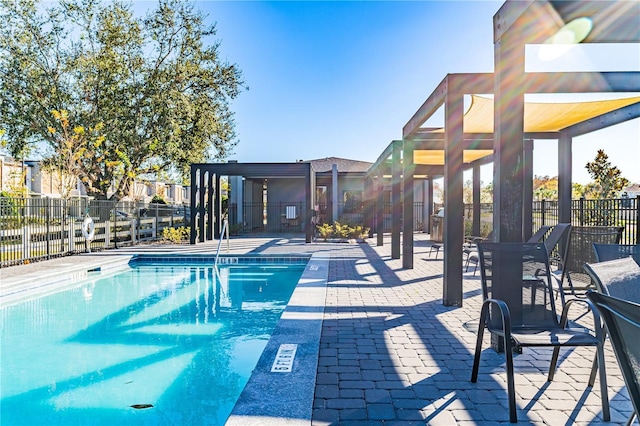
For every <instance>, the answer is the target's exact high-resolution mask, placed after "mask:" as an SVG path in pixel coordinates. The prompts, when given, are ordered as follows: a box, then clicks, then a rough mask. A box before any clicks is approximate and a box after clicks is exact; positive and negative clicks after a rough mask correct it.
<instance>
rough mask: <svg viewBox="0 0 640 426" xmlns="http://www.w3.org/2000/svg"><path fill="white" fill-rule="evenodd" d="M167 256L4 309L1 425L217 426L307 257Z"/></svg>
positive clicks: (264, 343) (234, 400)
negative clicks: (216, 260)
mask: <svg viewBox="0 0 640 426" xmlns="http://www.w3.org/2000/svg"><path fill="white" fill-rule="evenodd" d="M170 259H173V260H171V261H169V260H168V259H166V258H164V259H163V258H146V259H142V258H140V259H138V260H137V261H136V262H133V263H132V264H131V266H129V267H127V268H126V271H118V273H114V272H113V271H111V272H109V271H105V272H102V273H92V274H89V275H90V277H89V279H87V280H85V281H82V282H80V283H78V285H75V286H73V287H72V288H69V289H66V290H64V291H59V292H54V293H52V294H49V295H45V296H42V297H38V298H33V299H28V300H24V301H22V302H20V303H17V304H15V305H12V306H8V307H5V308H3V309H2V310H1V311H0V312H1V315H2V324H3V326H2V331H1V335H0V337H1V343H2V357H1V360H0V363H1V364H0V367H1V371H2V387H1V397H2V399H1V402H0V404H1V406H0V411H1V413H2V424H96V425H100V424H109V425H112V424H223V423H224V421H225V420H226V419H227V417H228V416H229V413H230V412H231V409H232V408H233V406H234V404H235V402H236V399H237V398H238V396H239V395H240V393H241V392H242V390H243V388H244V386H245V384H246V382H247V380H248V379H249V377H250V375H251V373H252V371H253V369H254V367H255V365H256V363H257V361H258V358H259V357H260V355H261V353H262V352H263V349H264V348H265V345H266V344H267V341H268V340H269V338H270V335H271V332H272V330H273V329H274V327H275V325H276V324H277V322H278V320H279V318H280V316H281V314H282V312H283V310H284V309H285V307H286V304H287V301H288V300H289V297H290V296H291V294H292V292H293V290H294V288H295V286H296V284H297V283H298V281H299V278H300V277H301V275H302V272H303V270H304V269H305V265H306V262H307V260H308V258H300V259H298V260H297V261H294V262H291V259H284V260H283V259H280V260H277V261H274V259H270V261H271V263H267V262H269V260H265V259H264V258H262V259H259V258H252V259H249V261H250V263H251V264H249V263H243V262H242V260H243V259H242V258H230V259H227V260H228V263H231V264H225V265H222V266H221V267H220V268H219V271H220V273H219V274H218V273H216V271H215V270H214V269H213V268H211V267H209V266H207V265H206V259H197V261H195V262H194V260H196V259H191V263H188V264H187V263H185V261H187V260H189V259H179V258H170ZM285 262H286V263H285Z"/></svg>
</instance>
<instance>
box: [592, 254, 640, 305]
mask: <svg viewBox="0 0 640 426" xmlns="http://www.w3.org/2000/svg"><path fill="white" fill-rule="evenodd" d="M584 270H585V271H586V272H587V273H588V274H589V276H591V278H592V279H593V281H594V283H595V284H596V288H597V290H598V291H599V292H600V293H602V294H606V295H609V296H613V297H617V298H619V299H624V300H629V301H631V302H634V303H640V266H638V264H637V263H636V262H635V261H634V260H633V259H632V258H630V257H625V258H622V259H614V260H607V261H605V262H598V263H587V264H585V265H584Z"/></svg>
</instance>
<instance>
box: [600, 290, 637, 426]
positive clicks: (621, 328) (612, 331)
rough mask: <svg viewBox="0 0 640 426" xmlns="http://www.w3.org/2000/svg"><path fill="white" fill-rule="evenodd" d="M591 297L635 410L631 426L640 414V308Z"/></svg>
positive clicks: (632, 304)
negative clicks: (605, 329) (605, 328)
mask: <svg viewBox="0 0 640 426" xmlns="http://www.w3.org/2000/svg"><path fill="white" fill-rule="evenodd" d="M587 297H588V298H589V300H590V301H591V302H593V304H594V305H595V306H596V309H598V310H599V311H600V315H601V317H602V320H603V321H604V323H605V325H606V326H607V330H608V332H609V336H610V340H611V345H612V346H613V352H614V353H615V354H616V358H617V360H618V365H619V366H620V370H621V371H622V377H623V378H624V383H625V384H626V385H627V391H628V392H629V396H630V397H631V403H632V404H633V409H634V413H633V414H631V417H630V418H629V420H628V421H627V425H630V424H631V423H632V422H633V419H634V417H636V416H638V414H639V413H640V411H639V410H640V369H639V368H638V366H639V365H640V339H638V336H639V335H640V304H638V303H633V302H630V301H627V300H622V299H619V298H616V297H612V296H607V295H605V294H601V293H597V292H594V291H589V292H587Z"/></svg>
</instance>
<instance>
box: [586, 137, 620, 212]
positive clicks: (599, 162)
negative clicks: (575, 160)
mask: <svg viewBox="0 0 640 426" xmlns="http://www.w3.org/2000/svg"><path fill="white" fill-rule="evenodd" d="M585 167H586V169H587V170H588V171H589V174H590V175H591V178H592V179H593V182H592V183H591V184H589V185H588V186H587V190H586V192H587V194H588V195H590V196H591V198H595V199H599V200H603V199H607V198H615V197H617V196H618V194H619V193H620V191H622V189H623V188H624V187H625V186H627V185H628V184H629V180H628V179H627V178H624V177H622V172H620V170H619V169H618V168H617V167H615V166H612V165H611V162H610V161H609V156H608V155H607V154H605V152H604V150H602V149H600V150H598V153H597V154H596V158H595V160H594V161H592V162H590V163H587V165H586V166H585Z"/></svg>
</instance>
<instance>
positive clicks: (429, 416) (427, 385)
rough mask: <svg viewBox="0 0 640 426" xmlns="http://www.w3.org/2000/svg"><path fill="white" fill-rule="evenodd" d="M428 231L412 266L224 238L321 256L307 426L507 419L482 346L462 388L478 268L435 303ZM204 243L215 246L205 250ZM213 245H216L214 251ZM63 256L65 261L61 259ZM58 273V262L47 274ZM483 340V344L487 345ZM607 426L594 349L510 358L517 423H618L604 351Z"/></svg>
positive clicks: (241, 246)
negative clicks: (457, 302) (326, 265)
mask: <svg viewBox="0 0 640 426" xmlns="http://www.w3.org/2000/svg"><path fill="white" fill-rule="evenodd" d="M427 238H428V235H427V234H415V262H414V269H411V270H408V269H403V268H402V261H401V259H391V246H390V244H389V242H390V241H387V240H385V245H384V246H381V247H378V246H376V245H375V239H373V240H371V241H369V242H368V243H364V244H335V243H334V244H328V243H311V244H305V243H304V239H303V238H298V237H297V236H290V237H289V238H283V237H282V236H278V237H275V238H268V237H265V238H233V239H232V240H231V253H236V254H241V253H249V252H253V253H257V252H260V253H268V254H279V253H301V252H315V251H326V250H330V251H331V262H330V271H329V279H328V284H327V285H328V288H327V297H326V306H325V313H324V322H323V327H322V336H321V341H320V357H319V363H318V370H317V376H316V392H315V401H314V408H313V417H312V424H314V425H334V424H340V425H358V424H362V425H365V424H366V425H374V424H385V425H387V424H402V425H411V424H416V425H418V424H419V425H424V424H429V425H452V424H458V425H471V424H501V423H504V424H506V423H508V420H509V418H508V408H507V407H508V404H507V393H506V373H505V371H504V365H503V364H504V357H503V356H502V355H501V354H497V353H495V352H494V351H493V350H492V349H489V348H488V342H486V343H485V347H486V349H485V353H484V354H483V356H482V360H481V365H480V375H479V380H478V382H477V383H471V382H470V381H469V377H470V375H471V366H472V353H473V348H474V345H475V334H474V333H473V332H471V331H469V330H468V328H465V326H464V324H465V323H469V322H470V323H471V324H473V323H474V322H475V321H477V317H478V312H479V306H480V304H481V301H482V295H481V291H480V277H479V272H478V273H477V274H476V275H475V276H474V275H473V272H472V271H470V272H468V273H465V274H464V295H465V298H464V306H462V307H460V308H456V307H445V306H443V305H442V301H441V299H442V286H443V284H442V260H441V259H442V256H440V259H438V260H436V259H435V256H431V257H430V256H429V255H428V251H429V248H428V247H429V245H430V242H429V241H428V239H427ZM214 243H215V244H214ZM216 245H217V242H213V243H206V244H200V245H196V246H138V247H133V248H129V249H119V250H117V253H118V255H122V254H127V253H140V252H150V251H151V252H164V251H184V252H194V251H195V252H209V253H211V252H212V251H213V250H215V247H216ZM223 247H224V245H223ZM115 254H116V253H115V251H106V252H101V253H94V254H92V255H83V256H75V257H73V258H68V257H67V258H61V259H56V260H52V261H47V262H39V263H35V264H31V265H22V266H17V267H12V268H3V269H2V270H0V283H1V284H0V286H2V289H3V291H4V289H5V288H6V287H7V286H9V285H11V283H12V282H14V281H15V280H16V279H17V277H20V276H25V275H26V274H27V275H28V274H33V275H34V276H35V275H38V274H40V275H42V274H43V273H45V271H46V273H47V274H51V273H52V272H53V271H54V270H55V269H56V268H58V267H67V268H68V265H69V264H74V265H78V264H79V263H83V262H85V263H86V262H95V261H98V260H100V259H102V258H103V257H104V256H108V257H111V256H114V255H115ZM71 259H73V260H71ZM57 265H63V266H57ZM487 339H488V337H487ZM605 348H606V356H607V366H606V367H607V376H608V385H609V398H610V402H611V422H610V423H605V422H603V421H602V417H601V400H600V395H599V390H598V389H599V388H598V384H597V383H596V385H595V386H594V387H593V388H587V386H586V384H587V381H588V375H589V372H590V368H591V362H592V360H593V356H594V349H590V348H579V349H575V350H570V351H569V350H566V351H563V352H561V359H560V363H559V368H558V371H557V373H556V376H555V379H554V381H553V382H547V381H546V377H547V376H546V375H547V371H548V366H549V360H550V358H551V349H547V348H544V349H537V350H536V349H532V348H525V349H524V353H523V354H520V355H517V356H516V357H515V358H514V362H515V372H516V378H515V381H516V392H517V397H516V398H517V403H518V418H519V420H520V422H521V423H523V424H527V423H529V424H544V425H560V424H565V425H569V424H585V425H586V424H600V423H604V424H625V423H626V420H627V419H628V417H629V415H630V414H631V412H632V410H633V409H632V405H631V402H630V400H629V396H628V393H627V391H626V389H625V386H624V381H623V379H622V375H621V373H620V370H619V368H618V366H617V362H616V360H615V357H614V355H613V352H612V350H611V346H610V344H609V343H607V344H606V345H605Z"/></svg>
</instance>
